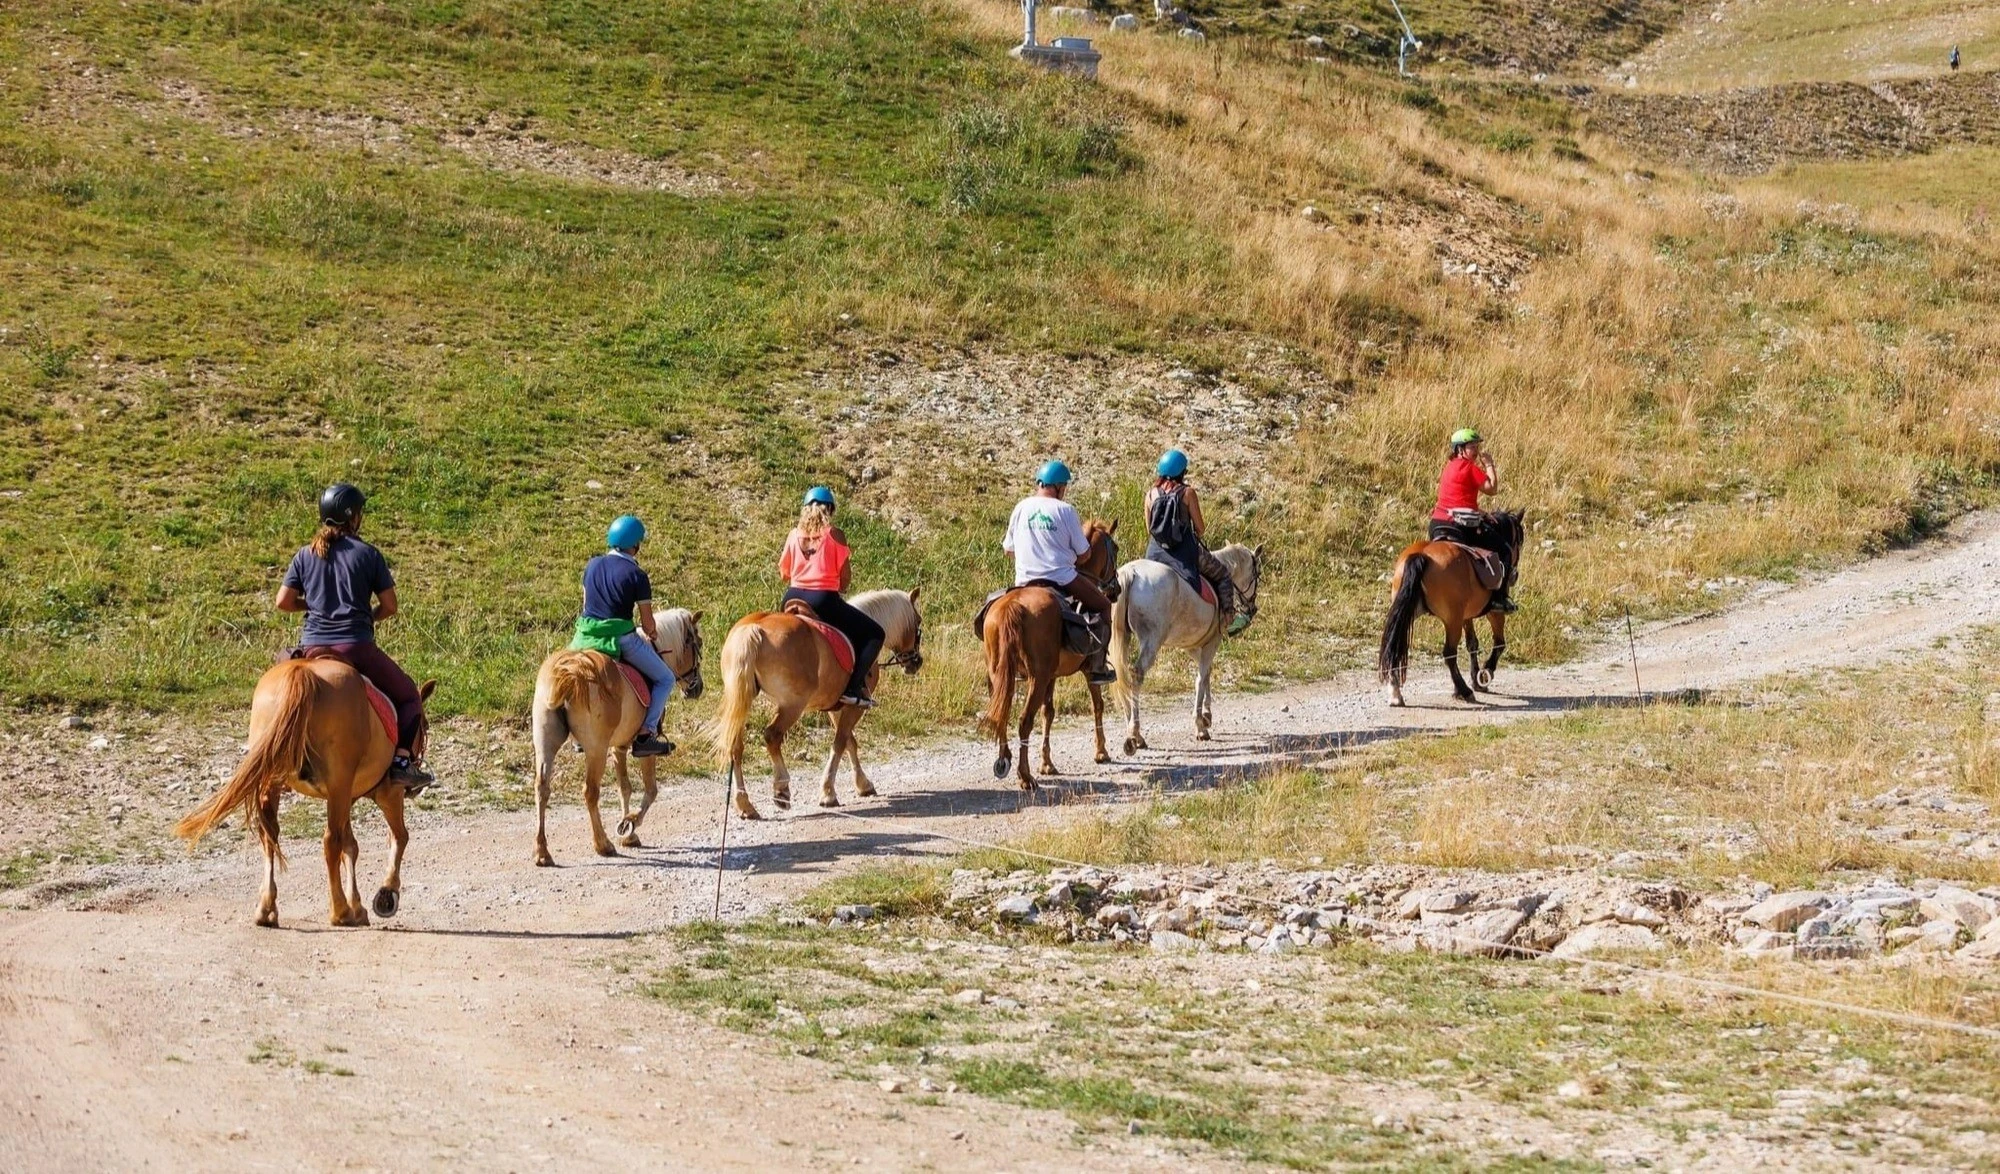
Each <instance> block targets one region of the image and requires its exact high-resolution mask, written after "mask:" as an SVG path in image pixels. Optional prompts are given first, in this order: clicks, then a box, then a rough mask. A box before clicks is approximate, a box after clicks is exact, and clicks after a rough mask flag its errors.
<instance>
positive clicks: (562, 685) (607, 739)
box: [530, 607, 701, 868]
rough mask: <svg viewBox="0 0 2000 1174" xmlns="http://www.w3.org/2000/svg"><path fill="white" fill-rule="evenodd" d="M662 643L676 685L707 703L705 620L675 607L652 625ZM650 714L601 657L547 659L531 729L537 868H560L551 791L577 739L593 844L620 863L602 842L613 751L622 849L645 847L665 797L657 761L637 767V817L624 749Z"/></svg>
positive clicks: (579, 653) (570, 654) (564, 653)
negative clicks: (641, 789) (649, 824)
mask: <svg viewBox="0 0 2000 1174" xmlns="http://www.w3.org/2000/svg"><path fill="white" fill-rule="evenodd" d="M653 631H654V633H655V636H656V638H655V639H654V641H653V647H654V648H655V649H657V650H658V651H659V654H660V659H661V660H664V661H666V662H667V667H668V668H670V669H672V670H673V671H674V683H675V684H677V685H679V686H680V690H681V695H682V696H684V697H686V698H688V699H689V700H690V701H692V700H693V699H695V698H697V697H699V696H701V613H700V612H698V611H689V610H688V609H686V608H684V607H675V608H669V609H668V610H666V611H663V612H661V613H659V614H658V615H657V616H655V617H654V620H653ZM645 718H646V707H645V706H644V705H641V704H640V703H639V695H638V693H636V692H634V691H633V689H632V686H631V684H630V683H629V682H627V681H626V679H625V673H624V671H623V670H621V669H620V668H619V667H618V662H617V661H615V660H613V659H612V658H611V657H608V656H606V655H604V654H603V653H602V652H593V651H591V650H589V649H577V648H565V649H563V650H561V651H559V652H552V653H550V654H549V657H548V659H547V660H544V661H543V662H542V668H541V671H540V672H539V673H537V674H535V703H534V709H533V710H532V711H531V715H530V727H531V728H532V729H533V730H534V732H535V863H536V864H537V865H538V866H540V867H542V868H548V867H550V866H552V865H554V864H555V858H554V857H553V856H550V855H549V832H548V822H549V790H550V787H551V785H552V784H553V782H554V780H555V772H556V751H558V750H560V749H562V744H563V742H564V740H565V739H569V738H574V739H576V744H577V745H578V746H579V747H581V748H582V750H583V806H584V809H585V810H586V811H587V812H588V813H589V815H590V843H591V846H592V847H594V848H595V849H596V850H597V854H598V855H599V856H616V855H618V849H616V848H614V847H612V846H611V841H610V840H609V839H606V838H605V835H604V817H603V816H601V815H599V814H598V811H597V797H598V787H599V786H600V784H602V783H603V781H604V758H605V755H607V754H610V753H612V752H613V751H614V750H615V751H616V752H617V756H618V797H619V804H620V808H621V812H622V814H623V816H624V818H622V819H620V820H619V821H618V842H619V843H621V844H623V845H625V846H626V847H627V848H642V847H644V846H645V845H643V844H641V843H640V842H639V825H640V823H642V822H644V820H645V818H646V812H648V811H650V810H651V809H652V806H653V799H654V797H655V796H657V795H658V794H659V793H660V787H659V782H658V780H657V779H656V778H655V775H656V773H657V771H658V764H659V760H658V759H654V758H642V759H640V760H639V779H640V781H641V782H642V783H644V784H645V788H646V789H645V794H644V795H642V796H641V797H640V799H639V810H637V811H633V810H632V775H631V773H630V771H629V770H628V768H627V766H626V755H625V748H626V747H627V746H630V745H631V744H632V739H633V738H634V737H635V736H637V734H638V733H639V723H640V722H642V721H644V720H645Z"/></svg>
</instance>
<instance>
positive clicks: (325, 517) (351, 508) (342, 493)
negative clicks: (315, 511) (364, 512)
mask: <svg viewBox="0 0 2000 1174" xmlns="http://www.w3.org/2000/svg"><path fill="white" fill-rule="evenodd" d="M367 504H368V499H367V498H366V497H364V496H362V493H361V491H360V490H359V489H356V488H355V487H354V486H352V485H349V484H348V483H347V482H345V481H341V482H337V483H335V484H333V485H329V486H327V487H326V488H325V489H324V490H322V491H321V492H320V495H319V520H320V521H322V522H325V523H326V524H327V525H329V526H352V525H353V524H354V519H355V517H356V516H357V515H359V514H360V513H361V507H363V506H365V505H367Z"/></svg>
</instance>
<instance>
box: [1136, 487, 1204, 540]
mask: <svg viewBox="0 0 2000 1174" xmlns="http://www.w3.org/2000/svg"><path fill="white" fill-rule="evenodd" d="M1146 533H1148V534H1150V535H1152V538H1153V541H1155V542H1157V543H1159V544H1160V545H1161V546H1162V547H1164V548H1166V549H1168V550H1172V549H1174V548H1175V547H1178V546H1180V545H1181V544H1182V543H1185V542H1186V541H1187V540H1188V539H1189V538H1191V537H1193V536H1194V519H1192V518H1190V517H1188V510H1187V503H1186V502H1184V501H1182V500H1181V490H1180V488H1179V487H1176V488H1174V489H1162V490H1160V491H1159V492H1158V493H1156V494H1154V495H1153V505H1152V508H1150V509H1148V510H1147V511H1146Z"/></svg>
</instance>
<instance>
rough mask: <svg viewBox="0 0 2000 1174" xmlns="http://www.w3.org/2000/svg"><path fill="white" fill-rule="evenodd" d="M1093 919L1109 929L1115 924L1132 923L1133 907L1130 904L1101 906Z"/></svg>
mask: <svg viewBox="0 0 2000 1174" xmlns="http://www.w3.org/2000/svg"><path fill="white" fill-rule="evenodd" d="M1092 920H1094V921H1096V922H1097V924H1099V925H1101V926H1104V927H1106V928H1107V929H1108V928H1110V927H1111V926H1114V925H1131V924H1132V921H1133V911H1132V907H1131V906H1130V905H1104V906H1100V907H1099V908H1098V910H1097V913H1096V915H1095V916H1094V917H1093V918H1092Z"/></svg>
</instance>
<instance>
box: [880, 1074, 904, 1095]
mask: <svg viewBox="0 0 2000 1174" xmlns="http://www.w3.org/2000/svg"><path fill="white" fill-rule="evenodd" d="M876 1084H878V1085H879V1086H880V1087H881V1089H882V1091H883V1092H902V1091H903V1082H902V1081H900V1080H897V1079H895V1078H894V1077H889V1078H887V1079H884V1080H879V1081H877V1082H876Z"/></svg>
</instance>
